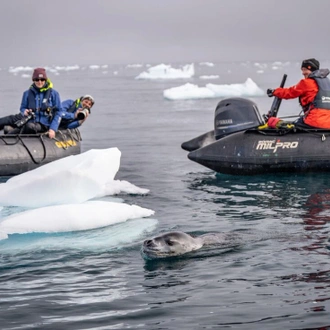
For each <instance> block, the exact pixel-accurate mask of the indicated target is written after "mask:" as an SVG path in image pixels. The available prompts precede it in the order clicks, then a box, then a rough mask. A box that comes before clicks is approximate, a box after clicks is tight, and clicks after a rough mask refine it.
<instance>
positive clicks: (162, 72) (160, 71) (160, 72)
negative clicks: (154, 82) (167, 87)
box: [135, 63, 195, 79]
mask: <svg viewBox="0 0 330 330" xmlns="http://www.w3.org/2000/svg"><path fill="white" fill-rule="evenodd" d="M194 74H195V68H194V64H193V63H192V64H187V65H185V66H183V67H182V69H174V68H172V67H171V66H170V65H166V64H159V65H156V66H153V67H151V68H149V69H148V71H147V72H146V71H144V72H142V73H140V74H139V75H138V76H137V77H135V79H182V78H191V77H193V76H194Z"/></svg>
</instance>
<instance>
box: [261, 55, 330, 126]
mask: <svg viewBox="0 0 330 330" xmlns="http://www.w3.org/2000/svg"><path fill="white" fill-rule="evenodd" d="M301 72H302V75H303V76H304V77H305V78H304V79H302V80H300V81H299V82H298V84H297V85H295V86H292V87H289V88H276V89H268V90H267V95H268V96H269V97H272V96H277V97H279V98H280V99H294V98H297V97H299V103H300V105H301V106H302V109H303V111H304V115H303V116H302V117H300V118H299V119H298V120H297V121H296V122H295V124H305V125H308V126H312V127H316V128H327V129H330V80H329V78H327V76H328V74H329V72H330V71H329V70H328V69H320V63H319V61H318V60H316V59H315V58H309V59H307V60H303V62H302V64H301ZM274 119H275V118H274V117H271V118H269V120H268V124H270V125H269V127H272V126H276V124H277V123H275V122H276V121H277V119H279V118H276V120H274ZM274 123H275V124H274ZM273 128H275V127H273Z"/></svg>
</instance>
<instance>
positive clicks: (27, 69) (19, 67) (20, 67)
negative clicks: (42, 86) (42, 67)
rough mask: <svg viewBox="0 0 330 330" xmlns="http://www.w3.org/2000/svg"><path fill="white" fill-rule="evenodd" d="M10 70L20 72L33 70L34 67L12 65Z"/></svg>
mask: <svg viewBox="0 0 330 330" xmlns="http://www.w3.org/2000/svg"><path fill="white" fill-rule="evenodd" d="M8 71H9V72H10V73H19V72H21V71H33V68H31V67H30V66H17V67H13V66H11V67H10V68H9V70H8Z"/></svg>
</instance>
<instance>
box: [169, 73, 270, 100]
mask: <svg viewBox="0 0 330 330" xmlns="http://www.w3.org/2000/svg"><path fill="white" fill-rule="evenodd" d="M264 94H265V93H264V91H263V90H262V89H261V88H260V87H258V85H257V84H256V83H255V82H254V81H253V80H252V79H251V78H248V79H247V80H246V81H245V82H244V83H243V84H230V85H226V84H225V85H215V84H206V86H205V87H198V86H197V85H194V84H189V83H187V84H185V85H183V86H179V87H173V88H169V89H166V90H164V91H163V96H164V98H166V99H168V100H188V99H200V98H216V97H244V96H245V97H251V96H262V95H264Z"/></svg>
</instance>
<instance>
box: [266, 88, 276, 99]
mask: <svg viewBox="0 0 330 330" xmlns="http://www.w3.org/2000/svg"><path fill="white" fill-rule="evenodd" d="M274 90H275V89H270V88H268V89H267V95H268V96H269V97H272V96H274V95H273V93H274Z"/></svg>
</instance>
